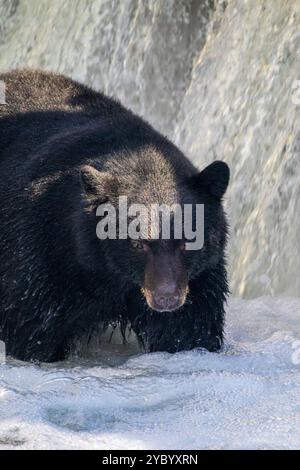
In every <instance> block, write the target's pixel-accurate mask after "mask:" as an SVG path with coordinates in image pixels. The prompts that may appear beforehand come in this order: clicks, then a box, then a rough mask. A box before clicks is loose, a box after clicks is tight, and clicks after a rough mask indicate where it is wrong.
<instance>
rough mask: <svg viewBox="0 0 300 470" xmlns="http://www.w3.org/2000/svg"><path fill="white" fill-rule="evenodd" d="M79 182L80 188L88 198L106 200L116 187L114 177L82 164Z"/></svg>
mask: <svg viewBox="0 0 300 470" xmlns="http://www.w3.org/2000/svg"><path fill="white" fill-rule="evenodd" d="M80 182H81V187H82V190H83V192H84V194H85V196H86V197H87V198H88V199H93V200H95V199H96V200H98V201H103V202H104V201H106V200H108V199H109V196H110V195H111V194H112V192H113V190H114V189H115V187H116V179H115V177H114V176H113V175H111V174H110V173H108V172H105V171H98V170H96V168H94V167H92V166H89V165H84V166H83V167H82V168H81V169H80Z"/></svg>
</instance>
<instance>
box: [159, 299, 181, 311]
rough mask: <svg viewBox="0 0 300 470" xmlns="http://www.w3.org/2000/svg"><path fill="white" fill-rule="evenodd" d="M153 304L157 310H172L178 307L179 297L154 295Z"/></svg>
mask: <svg viewBox="0 0 300 470" xmlns="http://www.w3.org/2000/svg"><path fill="white" fill-rule="evenodd" d="M154 302H155V305H156V306H157V309H158V310H162V311H164V310H165V311H168V310H174V309H175V308H177V307H178V306H179V295H159V296H156V295H155V296H154Z"/></svg>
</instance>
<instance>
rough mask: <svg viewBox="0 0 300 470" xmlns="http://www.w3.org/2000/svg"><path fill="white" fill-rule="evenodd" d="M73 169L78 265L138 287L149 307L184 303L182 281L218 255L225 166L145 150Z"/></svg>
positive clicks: (221, 242)
mask: <svg viewBox="0 0 300 470" xmlns="http://www.w3.org/2000/svg"><path fill="white" fill-rule="evenodd" d="M80 174H81V186H82V196H83V199H82V200H83V202H84V205H83V208H82V212H83V214H84V217H83V218H82V221H81V224H83V226H82V227H81V229H80V233H81V235H82V234H84V235H83V236H81V238H80V240H79V242H78V247H79V251H80V253H79V254H80V258H81V260H82V263H84V265H85V267H86V268H87V269H91V270H93V271H94V272H95V273H97V271H103V269H104V270H106V272H110V274H111V276H115V278H116V279H118V282H120V281H119V280H120V279H121V280H122V282H124V283H126V284H127V285H137V286H139V287H140V289H141V291H142V293H143V295H144V296H145V299H146V301H147V303H148V306H149V307H150V308H151V309H153V310H155V311H164V312H165V311H173V310H176V309H178V308H180V307H181V306H182V305H184V303H185V302H186V299H187V295H188V291H189V283H190V282H191V281H192V280H193V279H195V278H196V277H198V276H199V275H201V274H204V275H205V271H207V270H208V269H209V268H211V267H213V266H215V265H217V264H218V263H219V262H220V260H221V259H222V257H223V254H224V247H225V243H226V235H227V224H226V218H225V215H224V211H223V208H222V198H223V196H224V193H225V191H226V189H227V186H228V182H229V168H228V166H227V165H226V164H225V163H224V162H221V161H215V162H213V163H212V164H211V165H209V166H208V167H206V168H205V169H204V170H203V171H201V172H200V173H196V172H195V171H192V172H190V173H189V172H186V171H184V170H183V169H182V168H178V165H175V164H174V165H171V164H170V162H169V161H167V160H166V159H164V158H163V157H162V156H161V155H159V154H158V153H157V152H154V151H152V152H148V155H147V158H141V155H135V156H131V157H130V158H128V157H127V158H125V157H124V158H120V159H118V160H117V161H116V160H115V159H112V160H109V161H108V162H107V164H106V165H104V168H103V167H102V168H101V170H100V169H97V165H95V162H91V164H87V165H85V166H83V167H81V170H80ZM120 196H121V198H120ZM137 205H138V206H137ZM143 208H144V209H143ZM157 208H158V210H159V216H158V218H157V217H156V218H155V214H156V216H157V213H158V212H157ZM168 208H170V212H169V215H166V218H165V219H164V218H163V216H162V214H164V213H165V214H166V213H167V212H166V211H168ZM110 209H111V210H112V211H111V212H110ZM180 209H181V210H180ZM185 209H186V210H185ZM153 211H154V212H153ZM155 211H156V212H155ZM201 216H202V218H201ZM197 217H198V218H199V217H200V219H201V220H200V221H199V220H197ZM154 220H155V222H156V225H155V224H154ZM163 220H164V223H167V222H169V229H170V231H169V232H168V228H165V227H164V226H163ZM203 222H204V225H203ZM176 224H177V225H176ZM167 225H168V224H167ZM185 227H188V228H189V233H188V235H189V236H188V237H187V234H186V231H185ZM124 228H125V232H124ZM199 230H200V231H202V232H201V233H198V232H199ZM187 231H188V230H187ZM96 275H97V274H96Z"/></svg>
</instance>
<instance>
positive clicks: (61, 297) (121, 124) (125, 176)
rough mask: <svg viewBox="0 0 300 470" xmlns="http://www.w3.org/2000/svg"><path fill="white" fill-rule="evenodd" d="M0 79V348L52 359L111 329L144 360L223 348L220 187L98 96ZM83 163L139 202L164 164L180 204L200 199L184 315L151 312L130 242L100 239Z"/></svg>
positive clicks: (41, 81) (22, 77)
mask: <svg viewBox="0 0 300 470" xmlns="http://www.w3.org/2000/svg"><path fill="white" fill-rule="evenodd" d="M0 79H1V80H4V81H5V82H6V85H7V104H6V105H0V175H1V179H0V226H1V230H0V339H1V340H3V341H5V343H6V346H7V351H8V353H9V354H10V355H12V356H14V357H17V358H19V359H23V360H40V361H49V362H50V361H57V360H60V359H63V358H65V357H66V355H67V354H68V352H69V348H70V345H71V344H72V341H73V340H74V339H75V338H77V337H80V335H82V334H83V333H85V332H87V331H92V330H93V329H94V328H97V327H98V326H99V324H101V325H107V324H109V323H116V322H119V323H120V324H121V326H122V328H123V329H124V328H125V327H126V325H129V326H131V327H132V329H133V330H134V331H135V332H136V333H137V335H138V338H139V340H140V342H141V343H142V344H143V345H144V346H145V348H146V350H148V351H170V352H175V351H178V350H184V349H191V348H194V347H204V348H207V349H208V350H210V351H215V350H218V349H219V348H220V346H221V344H222V340H223V326H224V302H225V300H226V296H227V293H228V287H227V281H226V270H225V260H224V248H225V243H226V231H227V226H226V220H225V216H224V213H223V209H222V204H221V200H220V198H221V196H222V194H223V192H224V191H223V188H221V189H220V194H218V188H217V187H216V188H215V193H214V190H210V186H209V185H210V182H209V181H208V180H207V181H206V177H205V173H203V175H202V176H200V177H199V176H198V173H197V171H196V169H195V168H194V167H193V165H192V164H191V163H190V162H189V161H188V160H187V159H186V158H185V157H184V155H183V154H182V153H181V152H180V151H179V150H178V149H177V148H176V147H175V146H174V145H173V144H172V143H171V142H169V141H168V140H167V139H166V138H164V137H163V136H161V135H160V134H159V133H157V132H156V131H155V130H153V128H152V127H151V126H149V125H148V124H147V123H145V122H144V121H143V120H141V119H140V118H139V117H137V116H135V115H134V114H132V113H131V112H130V111H128V110H126V109H125V108H124V107H122V106H121V105H120V104H119V103H117V102H116V101H114V100H112V99H109V98H107V97H105V96H104V95H102V94H100V93H96V92H94V91H92V90H90V89H88V88H86V87H84V86H82V85H79V84H77V83H75V82H73V81H71V80H69V79H66V78H64V77H61V76H56V75H54V74H45V73H41V72H29V71H28V72H26V71H24V72H11V73H8V74H3V75H0ZM84 164H89V165H92V166H94V167H96V168H98V169H99V170H101V169H107V168H108V169H109V170H110V171H111V172H112V173H115V174H116V176H117V177H119V179H120V180H121V188H122V191H123V192H125V193H126V194H129V196H130V198H131V199H132V200H135V201H136V202H140V200H137V199H139V198H143V197H146V196H145V194H144V192H143V187H144V185H145V184H146V183H147V181H148V180H149V175H151V172H154V173H155V172H156V173H157V168H160V167H163V166H164V165H167V166H166V168H171V169H172V172H171V173H170V174H169V178H173V180H174V181H175V183H176V187H178V188H181V189H180V191H181V193H180V194H182V201H184V200H190V199H192V200H193V202H195V200H198V201H199V202H205V204H206V209H205V211H206V212H205V217H206V233H205V246H204V248H203V250H201V252H190V253H189V254H188V255H187V260H186V263H187V269H188V272H189V277H190V293H189V296H188V300H187V302H186V304H185V305H184V306H183V307H182V308H181V309H180V310H179V311H175V312H171V313H158V312H154V311H151V310H150V309H149V307H147V305H146V302H145V300H144V297H143V295H142V293H141V291H140V287H141V282H142V273H143V262H142V260H141V259H140V258H139V255H138V254H136V253H134V252H133V251H132V250H131V248H130V246H129V244H128V243H127V241H111V240H110V241H107V242H100V241H99V240H98V239H97V238H96V237H95V228H96V218H95V212H94V207H96V205H97V204H96V203H97V202H98V203H99V201H96V200H92V198H89V197H87V195H86V194H83V191H82V187H81V184H80V177H79V173H80V168H81V167H82V165H84ZM154 167H156V169H155V168H154ZM166 171H167V170H166ZM158 173H159V172H158ZM223 176H224V175H220V178H221V179H220V181H221V182H222V178H223ZM158 178H159V177H158ZM163 178H164V180H165V179H166V176H165V175H163ZM208 179H209V175H208ZM225 180H226V175H225ZM171 184H172V181H170V185H171ZM154 185H155V181H154ZM156 191H157V194H156V197H158V198H160V199H161V200H167V202H168V198H170V199H172V197H173V196H171V195H170V194H171V193H170V191H171V190H170V188H169V187H168V182H167V181H165V182H164V181H157V188H156ZM120 192H121V189H120ZM171 192H172V191H171ZM147 197H148V202H149V201H150V200H151V197H152V196H151V194H148V195H147ZM147 197H146V199H147ZM153 197H154V196H153ZM149 198H150V199H149ZM153 202H157V201H156V200H155V201H153ZM162 249H163V248H162Z"/></svg>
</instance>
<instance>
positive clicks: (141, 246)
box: [131, 240, 147, 251]
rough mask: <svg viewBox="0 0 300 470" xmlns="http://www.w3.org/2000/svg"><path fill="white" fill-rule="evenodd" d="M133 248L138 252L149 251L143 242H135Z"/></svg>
mask: <svg viewBox="0 0 300 470" xmlns="http://www.w3.org/2000/svg"><path fill="white" fill-rule="evenodd" d="M131 243H132V247H133V248H134V249H135V250H137V251H147V245H146V243H145V242H143V241H142V240H133V241H132V242H131Z"/></svg>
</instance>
